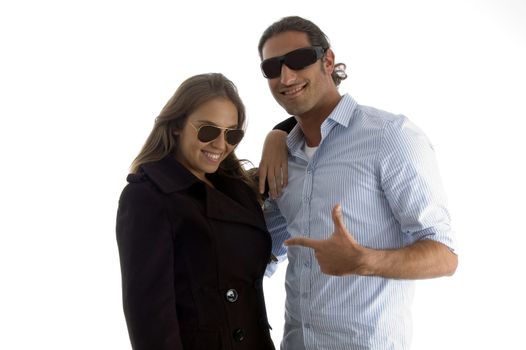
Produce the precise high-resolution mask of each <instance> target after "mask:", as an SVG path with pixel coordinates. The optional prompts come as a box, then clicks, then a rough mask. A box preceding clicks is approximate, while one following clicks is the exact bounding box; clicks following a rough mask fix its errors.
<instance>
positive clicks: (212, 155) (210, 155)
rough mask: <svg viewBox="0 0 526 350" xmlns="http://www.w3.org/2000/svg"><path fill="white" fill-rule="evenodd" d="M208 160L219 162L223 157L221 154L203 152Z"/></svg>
mask: <svg viewBox="0 0 526 350" xmlns="http://www.w3.org/2000/svg"><path fill="white" fill-rule="evenodd" d="M203 153H204V154H205V156H206V157H207V158H210V159H211V160H214V161H217V160H219V158H220V157H221V154H218V153H210V152H203Z"/></svg>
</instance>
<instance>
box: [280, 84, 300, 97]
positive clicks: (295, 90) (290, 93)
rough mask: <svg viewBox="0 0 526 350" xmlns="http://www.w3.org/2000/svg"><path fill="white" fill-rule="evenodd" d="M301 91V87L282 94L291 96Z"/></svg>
mask: <svg viewBox="0 0 526 350" xmlns="http://www.w3.org/2000/svg"><path fill="white" fill-rule="evenodd" d="M301 89H303V86H300V87H297V88H295V89H292V90H287V91H283V94H285V95H292V94H295V93H296V92H298V91H301Z"/></svg>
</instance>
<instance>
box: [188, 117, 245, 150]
mask: <svg viewBox="0 0 526 350" xmlns="http://www.w3.org/2000/svg"><path fill="white" fill-rule="evenodd" d="M189 124H190V125H192V127H193V128H194V129H195V131H197V139H198V140H199V141H201V142H210V141H213V140H215V139H217V138H218V137H219V135H221V132H222V131H223V130H225V141H226V142H227V143H228V144H229V145H231V146H235V145H237V144H238V143H239V142H241V139H242V138H243V136H244V135H245V131H243V129H230V128H220V127H219V126H215V125H201V126H200V127H196V126H195V125H194V124H192V123H189Z"/></svg>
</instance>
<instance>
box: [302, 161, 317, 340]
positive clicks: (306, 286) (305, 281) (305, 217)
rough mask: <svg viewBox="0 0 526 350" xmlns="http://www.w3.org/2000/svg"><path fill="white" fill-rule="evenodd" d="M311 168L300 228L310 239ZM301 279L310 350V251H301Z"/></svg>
mask: <svg viewBox="0 0 526 350" xmlns="http://www.w3.org/2000/svg"><path fill="white" fill-rule="evenodd" d="M312 182H313V166H312V164H311V163H309V164H308V166H307V168H306V170H305V180H304V183H303V191H302V213H301V214H302V221H301V222H302V227H301V232H302V235H303V236H304V237H311V230H310V227H311V225H310V216H311V215H310V213H311V198H312V189H313V186H312ZM300 251H301V253H300V254H301V264H302V266H301V278H300V294H299V297H300V309H301V314H302V315H301V316H302V317H301V319H302V321H303V335H304V341H305V346H306V347H307V348H311V347H312V346H313V345H314V344H315V342H314V332H313V329H312V315H311V310H312V305H311V286H312V269H313V266H314V261H313V259H314V254H313V252H312V249H309V248H304V249H301V250H300Z"/></svg>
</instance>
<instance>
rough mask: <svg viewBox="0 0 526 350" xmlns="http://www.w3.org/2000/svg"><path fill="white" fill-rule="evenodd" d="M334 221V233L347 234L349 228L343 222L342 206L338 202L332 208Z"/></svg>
mask: <svg viewBox="0 0 526 350" xmlns="http://www.w3.org/2000/svg"><path fill="white" fill-rule="evenodd" d="M332 221H333V222H334V233H335V234H342V233H343V234H345V235H347V228H346V227H345V224H344V222H343V214H342V207H341V205H340V204H336V205H335V206H334V208H332Z"/></svg>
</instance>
